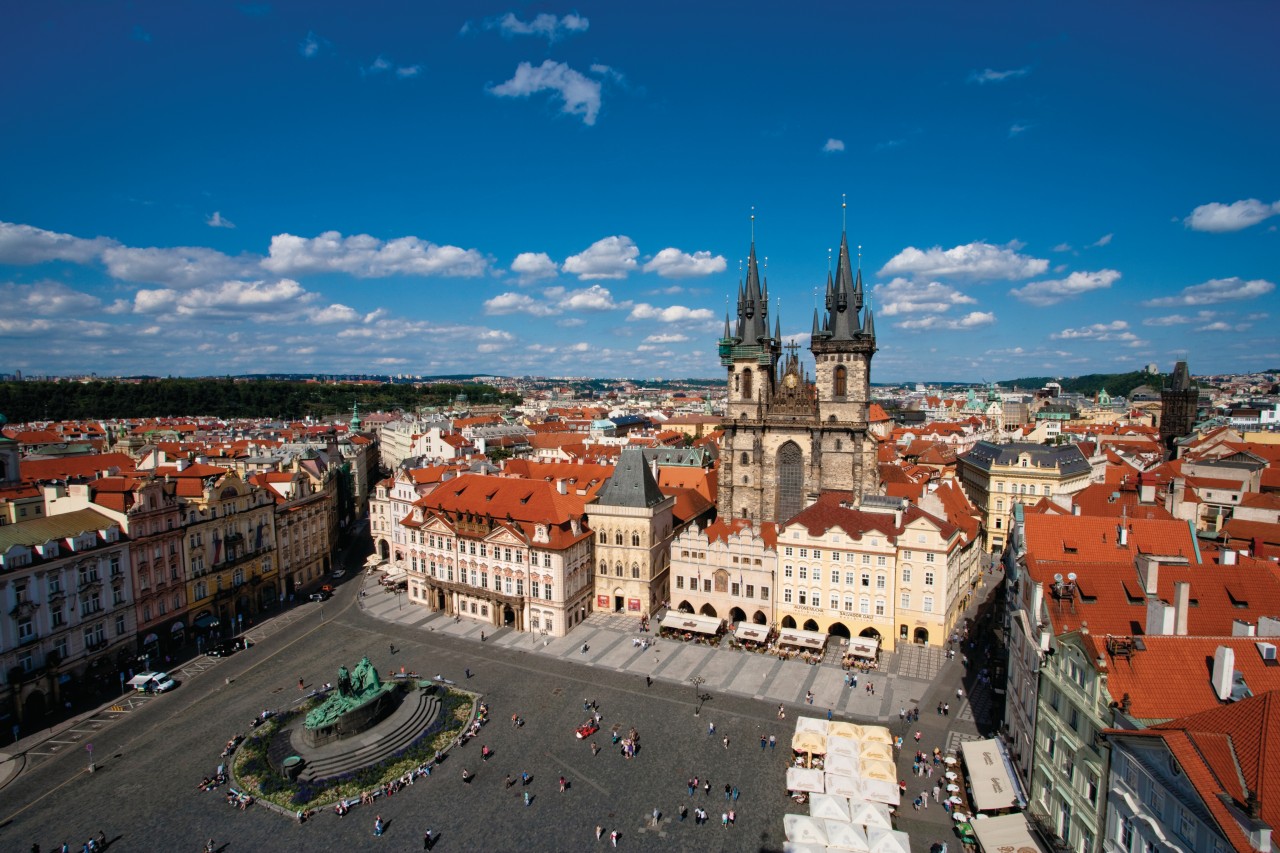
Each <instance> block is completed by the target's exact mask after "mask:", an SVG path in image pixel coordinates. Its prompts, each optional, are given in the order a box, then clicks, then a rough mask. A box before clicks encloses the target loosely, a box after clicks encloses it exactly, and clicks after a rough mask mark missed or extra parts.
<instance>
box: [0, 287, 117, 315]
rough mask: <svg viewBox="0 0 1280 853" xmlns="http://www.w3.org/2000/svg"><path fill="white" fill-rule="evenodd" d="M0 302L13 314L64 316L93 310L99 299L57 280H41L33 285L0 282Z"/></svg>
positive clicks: (99, 303) (99, 302) (97, 305)
mask: <svg viewBox="0 0 1280 853" xmlns="http://www.w3.org/2000/svg"><path fill="white" fill-rule="evenodd" d="M0 305H3V306H4V309H5V312H7V313H9V314H12V315H15V316H20V315H28V314H48V315H53V314H57V315H67V314H82V313H85V312H88V311H94V310H96V309H98V308H99V306H101V305H102V301H101V300H100V299H98V297H96V296H92V295H90V294H88V293H83V292H81V291H79V290H75V289H73V288H70V287H68V286H67V285H65V284H63V283H61V282H58V281H42V282H37V283H36V284H13V283H7V284H0Z"/></svg>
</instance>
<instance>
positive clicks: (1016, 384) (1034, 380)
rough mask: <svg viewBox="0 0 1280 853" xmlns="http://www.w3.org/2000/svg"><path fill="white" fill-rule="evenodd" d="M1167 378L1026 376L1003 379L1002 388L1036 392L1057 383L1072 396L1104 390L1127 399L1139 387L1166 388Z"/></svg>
mask: <svg viewBox="0 0 1280 853" xmlns="http://www.w3.org/2000/svg"><path fill="white" fill-rule="evenodd" d="M1165 380H1166V377H1165V375H1164V374H1162V373H1144V372H1143V371H1140V370H1135V371H1133V372H1131V373H1090V374H1087V375H1085V376H1072V377H1068V378H1064V379H1058V378H1057V377H1054V376H1024V377H1022V378H1021V379H1003V380H1001V381H1000V383H999V384H1000V387H1001V388H1020V389H1022V390H1024V391H1034V390H1036V389H1038V388H1043V387H1044V386H1045V384H1046V383H1049V382H1057V383H1058V384H1059V385H1061V386H1062V390H1063V391H1066V392H1068V393H1072V394H1096V393H1097V392H1099V391H1101V390H1102V389H1103V388H1105V389H1107V393H1108V394H1110V395H1111V396H1112V397H1127V396H1129V392H1131V391H1132V390H1133V389H1134V388H1137V387H1138V386H1139V385H1149V386H1150V387H1152V388H1154V389H1155V390H1157V391H1159V390H1160V389H1161V388H1163V387H1164V383H1165Z"/></svg>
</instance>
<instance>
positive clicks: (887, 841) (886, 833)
mask: <svg viewBox="0 0 1280 853" xmlns="http://www.w3.org/2000/svg"><path fill="white" fill-rule="evenodd" d="M867 848H868V850H870V851H871V853H911V837H910V836H909V835H907V834H906V833H905V832H899V831H898V830H896V829H869V830H867Z"/></svg>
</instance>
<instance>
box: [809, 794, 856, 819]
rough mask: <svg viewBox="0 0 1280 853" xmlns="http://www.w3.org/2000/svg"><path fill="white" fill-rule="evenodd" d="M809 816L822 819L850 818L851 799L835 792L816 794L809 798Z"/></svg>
mask: <svg viewBox="0 0 1280 853" xmlns="http://www.w3.org/2000/svg"><path fill="white" fill-rule="evenodd" d="M809 817H812V818H816V819H820V820H843V821H845V822H846V823H847V822H848V820H849V800H848V798H846V797H837V796H836V795H834V794H814V795H813V796H812V797H810V798H809Z"/></svg>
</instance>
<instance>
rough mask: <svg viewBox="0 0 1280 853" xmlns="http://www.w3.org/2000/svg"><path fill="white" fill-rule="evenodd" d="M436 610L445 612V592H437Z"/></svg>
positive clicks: (441, 590) (439, 590) (438, 590)
mask: <svg viewBox="0 0 1280 853" xmlns="http://www.w3.org/2000/svg"><path fill="white" fill-rule="evenodd" d="M435 602H436V610H444V590H443V589H437V590H435Z"/></svg>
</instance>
